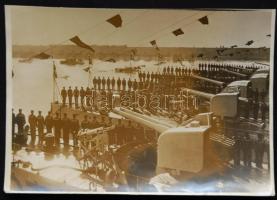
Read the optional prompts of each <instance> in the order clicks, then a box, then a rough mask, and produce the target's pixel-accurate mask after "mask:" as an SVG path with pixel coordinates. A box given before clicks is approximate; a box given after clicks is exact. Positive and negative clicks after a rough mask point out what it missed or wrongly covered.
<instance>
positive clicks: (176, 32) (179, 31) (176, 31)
mask: <svg viewBox="0 0 277 200" xmlns="http://www.w3.org/2000/svg"><path fill="white" fill-rule="evenodd" d="M172 33H173V34H174V35H175V36H178V35H183V34H184V31H183V30H182V29H180V28H178V29H176V30H175V31H172Z"/></svg>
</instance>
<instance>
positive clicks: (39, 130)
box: [37, 111, 45, 145]
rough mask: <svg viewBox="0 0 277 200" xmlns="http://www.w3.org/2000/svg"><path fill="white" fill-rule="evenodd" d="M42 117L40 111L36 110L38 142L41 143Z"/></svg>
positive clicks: (42, 134)
mask: <svg viewBox="0 0 277 200" xmlns="http://www.w3.org/2000/svg"><path fill="white" fill-rule="evenodd" d="M44 123H45V122H44V117H43V116H42V115H41V111H38V116H37V127H38V143H39V144H40V145H41V144H42V143H43V136H44Z"/></svg>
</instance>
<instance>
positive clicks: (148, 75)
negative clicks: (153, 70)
mask: <svg viewBox="0 0 277 200" xmlns="http://www.w3.org/2000/svg"><path fill="white" fill-rule="evenodd" d="M146 79H147V80H150V74H149V72H147V75H146Z"/></svg>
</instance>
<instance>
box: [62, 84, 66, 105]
mask: <svg viewBox="0 0 277 200" xmlns="http://www.w3.org/2000/svg"><path fill="white" fill-rule="evenodd" d="M61 96H62V101H63V106H65V104H66V97H67V91H66V89H65V87H63V89H62V91H61Z"/></svg>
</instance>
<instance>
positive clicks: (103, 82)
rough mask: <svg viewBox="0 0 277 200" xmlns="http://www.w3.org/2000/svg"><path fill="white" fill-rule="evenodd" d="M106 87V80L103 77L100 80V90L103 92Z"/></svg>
mask: <svg viewBox="0 0 277 200" xmlns="http://www.w3.org/2000/svg"><path fill="white" fill-rule="evenodd" d="M105 87H106V79H105V78H104V77H103V78H102V90H105Z"/></svg>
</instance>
